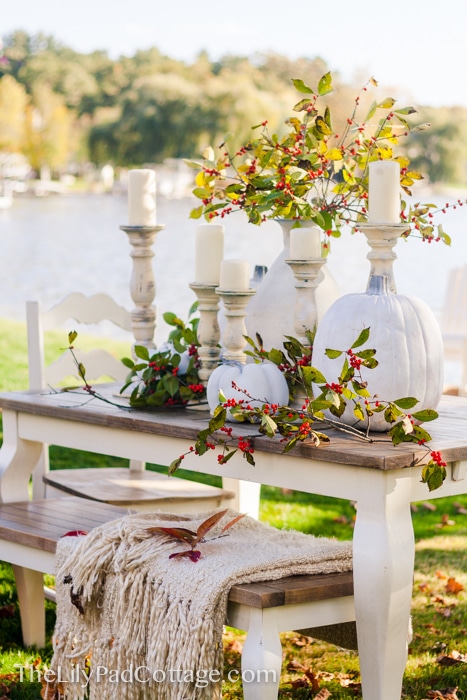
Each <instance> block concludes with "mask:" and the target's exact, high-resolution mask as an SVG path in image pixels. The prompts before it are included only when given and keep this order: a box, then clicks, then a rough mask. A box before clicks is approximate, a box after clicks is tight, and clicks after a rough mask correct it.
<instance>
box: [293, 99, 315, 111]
mask: <svg viewBox="0 0 467 700" xmlns="http://www.w3.org/2000/svg"><path fill="white" fill-rule="evenodd" d="M310 105H311V102H310V99H309V98H308V97H304V98H303V100H300V102H297V104H296V105H294V106H293V111H294V112H304V111H305V110H306V109H308V107H309V106H310Z"/></svg>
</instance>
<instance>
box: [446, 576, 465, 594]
mask: <svg viewBox="0 0 467 700" xmlns="http://www.w3.org/2000/svg"><path fill="white" fill-rule="evenodd" d="M463 590H464V586H463V585H462V583H459V581H456V579H455V578H454V577H453V576H450V577H449V578H448V582H447V584H446V592H447V593H452V594H453V595H457V594H458V593H460V592H461V591H463Z"/></svg>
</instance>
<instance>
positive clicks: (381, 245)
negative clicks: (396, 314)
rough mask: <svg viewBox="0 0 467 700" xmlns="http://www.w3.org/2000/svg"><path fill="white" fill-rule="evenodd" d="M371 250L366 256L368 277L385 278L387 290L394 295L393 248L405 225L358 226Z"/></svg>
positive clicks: (394, 256) (394, 254)
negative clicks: (368, 265)
mask: <svg viewBox="0 0 467 700" xmlns="http://www.w3.org/2000/svg"><path fill="white" fill-rule="evenodd" d="M358 228H359V229H360V231H362V233H364V234H365V236H366V239H367V242H368V245H369V246H370V248H371V250H370V252H369V253H368V255H367V256H366V257H367V259H368V260H369V261H370V265H371V267H370V277H369V279H371V278H372V277H375V276H377V277H385V278H386V279H387V283H388V289H389V290H390V291H391V292H393V293H394V294H395V293H396V291H397V290H396V282H395V280H394V272H393V267H392V266H393V263H394V261H395V260H396V258H397V255H396V253H395V252H394V250H393V248H394V246H395V245H396V243H397V241H398V240H399V238H400V237H401V235H402V234H403V233H404V232H405V231H407V224H380V225H376V224H359V225H358Z"/></svg>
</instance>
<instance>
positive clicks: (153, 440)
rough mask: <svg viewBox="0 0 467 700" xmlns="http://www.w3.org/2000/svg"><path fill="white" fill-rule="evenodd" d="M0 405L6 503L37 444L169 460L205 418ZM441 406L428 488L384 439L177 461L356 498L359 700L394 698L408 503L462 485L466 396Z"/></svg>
mask: <svg viewBox="0 0 467 700" xmlns="http://www.w3.org/2000/svg"><path fill="white" fill-rule="evenodd" d="M0 407H1V408H2V409H3V430H4V444H3V447H2V449H1V451H0V499H1V500H2V501H4V502H8V501H18V500H26V499H27V497H28V479H29V476H30V474H31V472H32V469H33V467H34V464H35V461H36V459H37V457H38V455H39V453H40V448H41V443H43V442H45V443H49V444H56V445H62V446H64V447H69V448H76V449H85V450H89V451H92V452H97V453H103V454H108V455H115V456H119V457H125V458H132V459H138V460H142V461H145V462H150V463H157V464H169V463H170V462H171V461H172V460H173V459H174V458H175V457H177V456H178V455H179V454H181V453H183V452H186V451H187V450H188V449H189V446H190V445H191V444H193V443H194V441H195V438H196V435H197V433H198V431H199V430H200V429H202V428H203V427H205V425H206V420H207V415H206V414H205V413H203V412H200V411H173V412H172V411H166V412H158V413H148V412H142V411H131V412H130V411H127V410H123V409H119V408H115V407H113V406H109V405H108V404H105V403H103V402H101V401H99V400H92V401H88V396H87V395H85V394H84V393H74V394H54V393H44V392H42V393H40V392H15V393H9V394H0ZM439 412H440V417H439V419H438V420H437V421H435V422H434V423H431V424H430V426H429V429H430V432H431V434H432V435H433V438H434V439H433V443H432V445H433V449H437V450H441V452H442V453H443V456H444V459H445V461H446V462H448V476H447V479H446V481H445V483H444V485H443V486H442V488H440V489H438V490H436V491H434V492H433V493H431V494H429V492H428V489H427V487H426V485H424V484H422V483H421V482H420V471H421V470H420V466H419V465H417V466H413V465H414V464H415V462H416V461H417V460H418V458H419V457H420V456H421V455H424V454H425V451H424V450H422V449H420V448H419V447H418V446H417V445H410V444H404V445H400V446H398V447H393V446H392V444H391V443H390V442H389V440H387V439H384V438H383V440H382V442H377V443H373V444H363V443H361V442H359V441H356V440H355V439H350V438H348V437H346V436H343V435H342V434H339V435H336V436H332V439H331V444H330V445H327V446H323V447H318V448H313V447H310V446H308V445H304V444H301V445H299V446H297V447H296V448H294V450H293V451H292V452H291V453H288V454H287V455H284V454H282V453H281V450H282V446H281V445H280V443H279V442H278V441H276V440H270V439H269V438H265V437H262V438H257V439H256V440H255V461H256V466H254V467H253V466H251V465H249V464H248V463H247V462H246V460H245V459H243V458H242V457H241V456H240V454H237V455H235V456H234V458H233V459H231V460H230V461H229V462H228V463H227V464H225V465H222V466H220V465H219V464H218V462H217V459H216V453H215V452H214V451H212V452H211V453H210V454H208V455H205V456H203V457H196V456H195V455H193V456H189V457H187V458H186V459H185V460H184V462H183V467H184V468H186V469H190V470H193V471H202V472H205V473H210V474H220V475H222V476H223V477H230V478H234V479H242V480H244V481H247V482H248V481H252V482H256V483H262V484H269V485H272V486H279V487H284V488H289V489H296V490H299V491H307V492H310V493H315V494H323V495H326V496H334V497H337V498H344V499H349V500H352V501H355V502H356V505H357V518H356V524H355V530H354V537H353V552H354V590H355V593H354V596H355V609H356V619H357V634H358V645H359V656H360V668H361V675H362V687H363V697H364V699H365V700H399V699H400V695H401V684H402V676H403V673H404V669H405V665H406V661H407V631H408V628H409V616H410V604H411V597H412V579H413V572H414V536H413V528H412V520H411V514H410V503H411V501H416V500H425V499H428V498H437V497H441V496H451V495H456V494H462V493H466V492H467V474H466V472H467V399H464V398H458V397H443V400H442V403H441V406H440V407H439ZM250 430H251V434H256V432H255V430H254V428H251V429H250ZM242 433H244V430H243V429H242ZM379 437H381V436H379ZM241 505H242V504H240V507H241ZM316 534H319V533H316Z"/></svg>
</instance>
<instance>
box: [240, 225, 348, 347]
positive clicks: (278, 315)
mask: <svg viewBox="0 0 467 700" xmlns="http://www.w3.org/2000/svg"><path fill="white" fill-rule="evenodd" d="M294 223H295V222H294V221H288V220H287V221H278V224H280V226H281V228H282V231H283V237H284V248H283V250H282V252H281V253H280V255H279V256H278V257H277V258H276V260H275V261H274V263H273V264H272V265H271V267H270V268H269V270H268V272H267V273H266V275H265V276H264V278H263V280H262V282H261V283H260V285H259V286H258V288H257V291H256V294H255V296H253V297H252V298H251V300H250V302H249V304H248V310H247V316H246V319H245V324H246V328H247V333H248V335H249V336H250V337H251V338H255V334H256V333H259V334H260V335H261V337H262V339H263V343H264V347H265V348H266V349H267V350H270V349H271V348H279V349H282V343H283V341H284V336H286V335H290V336H295V335H296V332H295V329H294V309H295V298H296V289H295V277H294V274H293V272H292V270H291V269H290V267H289V265H287V263H286V262H285V261H286V260H287V258H290V230H291V228H292V226H293V225H294ZM319 279H320V283H319V285H318V288H317V290H316V304H317V309H318V323H319V321H320V319H321V318H322V316H323V315H324V313H325V312H326V310H327V309H328V308H329V306H331V304H332V303H333V302H334V301H335V300H336V299H337V298H338V297H339V296H340V294H339V289H338V286H337V284H336V282H335V280H334V278H333V277H332V275H331V274H330V272H329V270H328V269H327V266H323V268H322V269H321V271H320V274H319Z"/></svg>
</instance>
